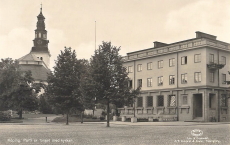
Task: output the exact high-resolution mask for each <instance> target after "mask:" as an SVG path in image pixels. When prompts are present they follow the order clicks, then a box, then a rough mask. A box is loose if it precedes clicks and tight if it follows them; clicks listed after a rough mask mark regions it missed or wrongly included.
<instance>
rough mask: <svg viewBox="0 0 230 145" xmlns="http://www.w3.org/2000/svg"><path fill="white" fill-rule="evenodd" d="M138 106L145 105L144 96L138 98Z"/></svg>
mask: <svg viewBox="0 0 230 145" xmlns="http://www.w3.org/2000/svg"><path fill="white" fill-rule="evenodd" d="M137 107H143V97H138V98H137Z"/></svg>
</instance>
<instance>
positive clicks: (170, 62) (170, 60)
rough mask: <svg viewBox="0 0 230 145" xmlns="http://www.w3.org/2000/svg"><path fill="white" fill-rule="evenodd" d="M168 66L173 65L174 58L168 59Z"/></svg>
mask: <svg viewBox="0 0 230 145" xmlns="http://www.w3.org/2000/svg"><path fill="white" fill-rule="evenodd" d="M169 66H170V67H171V66H175V58H172V59H169Z"/></svg>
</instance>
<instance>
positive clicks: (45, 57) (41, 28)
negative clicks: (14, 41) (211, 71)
mask: <svg viewBox="0 0 230 145" xmlns="http://www.w3.org/2000/svg"><path fill="white" fill-rule="evenodd" d="M37 19H38V21H37V29H36V30H35V38H34V40H33V44H34V46H33V47H32V49H31V52H30V53H31V54H33V55H35V56H36V57H37V58H38V59H40V60H41V61H43V63H44V64H45V65H46V67H47V68H48V69H49V65H50V56H51V55H50V52H49V49H48V43H49V40H47V31H46V30H45V17H44V16H43V14H42V7H41V9H40V14H39V15H38V16H37Z"/></svg>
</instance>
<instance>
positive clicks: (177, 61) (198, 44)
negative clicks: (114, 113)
mask: <svg viewBox="0 0 230 145" xmlns="http://www.w3.org/2000/svg"><path fill="white" fill-rule="evenodd" d="M229 56H230V45H229V43H225V42H222V41H219V40H217V39H216V36H213V35H210V34H206V33H202V32H196V38H193V39H189V40H184V41H180V42H176V43H172V44H165V43H161V42H154V47H153V48H149V49H144V50H140V51H136V52H130V53H128V54H127V56H125V57H124V61H125V62H124V66H125V67H126V68H127V71H128V73H129V74H128V75H129V78H130V82H129V85H130V86H131V87H132V88H134V89H136V88H137V87H138V86H141V95H140V96H139V97H138V98H137V99H136V101H135V105H134V106H125V107H124V108H120V112H121V116H125V117H126V118H129V117H132V116H134V113H135V116H136V117H137V118H153V119H154V118H156V119H159V120H163V121H172V120H179V121H206V122H208V121H230V118H229V114H230V113H229V111H230V110H229V108H228V105H227V104H228V99H227V98H228V92H229V90H228V87H229V86H228V85H227V84H226V81H228V79H227V78H229V77H228V76H229V75H228V71H230V59H229Z"/></svg>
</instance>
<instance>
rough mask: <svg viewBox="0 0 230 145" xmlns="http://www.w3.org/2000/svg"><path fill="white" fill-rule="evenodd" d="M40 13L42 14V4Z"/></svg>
mask: <svg viewBox="0 0 230 145" xmlns="http://www.w3.org/2000/svg"><path fill="white" fill-rule="evenodd" d="M40 13H42V3H41V8H40Z"/></svg>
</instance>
